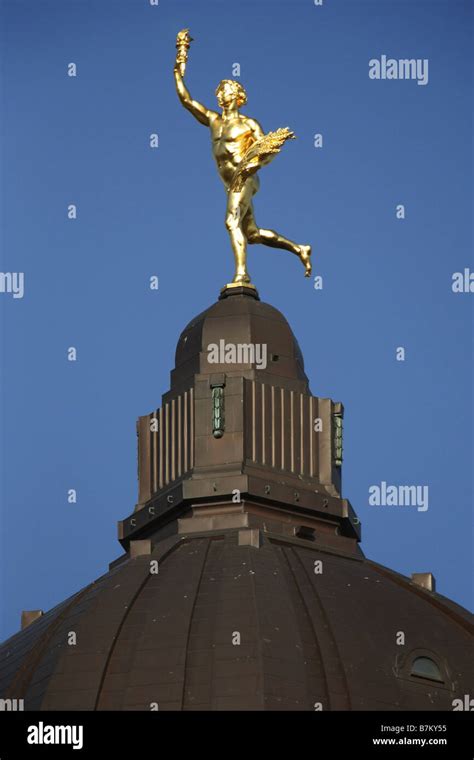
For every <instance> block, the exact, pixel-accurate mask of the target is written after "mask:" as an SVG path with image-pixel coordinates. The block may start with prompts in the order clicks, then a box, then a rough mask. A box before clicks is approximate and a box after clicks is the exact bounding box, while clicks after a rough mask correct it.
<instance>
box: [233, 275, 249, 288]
mask: <svg viewBox="0 0 474 760" xmlns="http://www.w3.org/2000/svg"><path fill="white" fill-rule="evenodd" d="M232 282H236V283H238V284H239V285H246V284H247V283H248V282H250V275H249V274H247V272H246V273H245V274H236V275H235V277H234V279H233V280H232Z"/></svg>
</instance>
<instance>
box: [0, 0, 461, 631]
mask: <svg viewBox="0 0 474 760" xmlns="http://www.w3.org/2000/svg"><path fill="white" fill-rule="evenodd" d="M1 8H2V10H1V40H0V44H1V53H0V60H1V78H2V91H1V98H2V108H1V111H2V123H1V127H0V128H1V149H2V153H1V161H2V165H1V230H2V231H1V256H2V259H1V270H2V271H3V272H24V273H25V295H24V297H23V298H22V299H13V298H12V297H11V295H9V294H5V293H3V294H0V309H1V312H0V314H1V332H0V336H1V341H2V343H1V359H0V369H1V382H2V394H1V397H2V415H3V421H2V432H3V435H2V468H3V472H2V493H1V496H2V502H1V517H0V519H1V528H2V538H1V559H0V572H1V587H0V593H1V597H0V638H1V639H3V638H5V637H7V636H9V635H10V634H12V633H13V632H15V631H16V630H17V629H18V628H19V623H20V613H21V610H22V609H36V608H42V609H44V610H47V609H49V608H51V607H52V606H54V605H55V604H57V603H58V602H59V601H61V600H62V599H64V598H65V597H67V596H69V595H70V594H72V593H74V592H75V591H77V590H79V589H80V588H81V587H82V586H84V585H85V584H87V583H88V582H90V581H91V580H92V579H93V578H95V577H97V576H99V575H101V574H102V573H103V572H105V571H106V570H107V565H108V562H109V561H111V560H113V559H114V558H115V557H116V556H118V555H119V554H120V553H121V548H120V546H119V544H118V543H117V540H116V522H117V520H119V519H122V518H123V517H125V516H126V515H127V514H129V513H130V512H131V511H132V509H133V507H134V504H135V502H136V498H137V482H136V435H135V420H136V418H137V417H138V416H139V415H143V414H147V413H149V412H150V411H152V410H153V409H155V408H156V407H158V406H159V405H160V399H161V394H162V393H164V392H165V391H166V390H167V389H168V386H169V372H170V370H171V369H172V366H173V360H174V350H175V345H176V342H177V339H178V337H179V334H180V332H181V330H182V329H183V327H184V326H185V325H186V324H187V322H188V321H189V320H190V319H191V318H192V317H193V316H194V315H196V314H197V313H199V312H200V311H202V310H203V309H205V308H206V307H207V306H209V305H210V304H211V303H213V302H214V301H215V300H216V298H217V296H218V293H219V289H220V287H221V286H222V285H223V284H224V283H225V282H227V281H228V280H229V279H230V277H231V274H232V254H231V250H230V244H229V241H228V238H227V232H226V230H225V227H224V211H225V193H224V188H223V186H222V183H221V181H220V179H219V178H218V176H217V173H216V169H215V165H214V163H213V159H212V157H211V153H210V143H209V135H208V133H207V131H206V129H205V128H204V127H203V126H201V125H199V124H198V123H197V122H196V121H194V120H193V118H192V117H191V115H190V114H189V113H187V112H186V111H185V110H184V109H183V108H182V107H181V105H180V104H179V102H178V100H177V97H176V93H175V91H174V82H173V77H172V68H173V61H174V55H175V48H174V41H175V35H176V33H177V31H178V30H180V29H181V28H183V27H186V26H187V27H190V29H191V34H192V36H193V37H194V38H195V42H194V43H193V46H192V49H191V53H190V59H189V64H188V70H187V75H186V82H187V84H188V86H189V88H190V90H191V93H192V95H193V96H194V97H195V98H197V99H199V100H201V101H202V102H204V103H205V104H206V105H208V106H210V107H212V108H215V107H216V105H215V98H214V90H215V87H216V85H217V83H218V82H219V81H220V80H221V79H223V78H231V77H232V66H233V64H234V63H239V64H240V66H241V75H240V81H241V82H242V83H243V84H244V86H245V87H246V89H247V93H248V103H247V105H246V107H245V109H244V111H245V113H247V114H248V115H249V116H252V117H254V118H256V119H257V120H258V121H259V122H260V123H261V124H262V126H263V128H264V129H265V130H266V131H268V130H271V129H276V128H278V127H281V126H289V127H290V128H291V129H293V130H294V131H295V132H296V134H297V140H295V141H292V142H291V143H289V144H288V145H286V146H285V147H284V149H283V151H282V153H281V155H280V156H278V157H277V159H276V160H275V161H274V162H273V163H272V165H271V166H269V167H267V168H265V169H263V170H262V172H261V175H260V178H261V189H260V192H259V193H258V195H257V197H256V199H255V210H256V218H257V220H258V221H259V223H260V224H261V226H263V227H265V226H268V227H276V228H277V229H278V230H279V231H280V232H281V233H282V234H284V235H286V236H288V237H290V238H293V239H295V240H297V241H299V242H311V243H312V244H313V246H314V266H315V274H320V275H322V277H323V282H324V287H323V289H322V290H319V291H318V290H315V289H314V287H313V285H312V282H311V281H308V280H305V279H304V277H303V269H302V267H301V265H300V264H299V263H298V262H297V260H296V259H295V258H294V257H293V256H292V255H291V254H289V253H286V252H284V251H278V250H274V249H270V248H264V247H263V246H254V247H252V248H251V249H250V251H249V269H250V272H251V275H252V278H253V280H254V282H255V283H256V284H257V286H258V288H259V292H260V296H261V298H262V300H264V301H266V302H269V303H271V304H272V305H274V306H275V307H276V308H278V309H280V310H281V311H282V312H283V313H284V314H285V316H286V317H287V318H288V320H289V322H290V324H291V326H292V328H293V330H294V333H295V335H296V337H297V339H298V341H299V343H300V346H301V349H302V351H303V354H304V357H305V362H306V372H307V375H308V377H309V379H310V385H311V389H312V392H313V394H315V395H318V396H323V397H327V396H330V397H331V398H333V399H334V400H335V401H342V402H343V403H344V406H345V441H344V444H345V452H344V454H345V461H344V467H343V478H344V481H343V482H344V495H345V496H346V497H347V498H349V499H350V501H351V503H352V505H353V506H354V508H355V510H356V512H357V513H358V515H359V517H360V519H361V520H362V525H363V543H362V547H363V549H364V551H365V553H366V554H367V556H369V557H370V558H371V559H374V560H376V561H378V562H380V563H382V564H384V565H387V566H389V567H391V568H394V569H395V570H397V571H399V572H401V573H403V574H406V575H410V574H411V573H412V572H425V571H431V572H433V573H434V575H435V576H436V578H437V589H438V591H439V592H440V593H442V594H445V595H446V596H448V597H451V598H452V599H454V600H455V601H457V602H459V603H461V604H463V605H464V606H467V607H470V606H472V569H473V568H472V502H473V498H472V497H473V493H472V463H473V442H472V411H473V410H472V356H473V354H472V300H473V295H472V294H468V293H457V294H455V293H453V292H452V289H451V281H452V275H453V273H454V272H457V271H463V270H464V268H466V267H470V268H471V271H472V270H473V269H474V263H473V260H472V228H471V222H470V218H471V214H472V168H471V160H472V147H471V136H472V114H471V110H472V95H471V92H472V81H471V79H472V75H471V61H470V56H471V53H470V40H471V29H472V19H471V15H472V10H471V6H470V3H468V2H459V1H457V2H456V1H451V2H449V3H448V2H441V0H438V1H436V0H435V1H430V2H422V1H420V0H411V1H410V2H397V1H393V2H392V0H377V2H368V1H364V0H361V2H353V1H350V2H349V1H346V2H343V1H342V0H333V2H329V0H325V2H324V4H323V6H322V7H316V6H314V3H313V2H312V1H311V0H305V1H304V2H303V0H297V1H295V0H291V1H290V0H286V1H285V2H276V0H272V1H271V2H270V1H268V0H252V2H239V0H233V1H232V2H217V1H216V2H205V1H204V0H193V2H182V1H181V0H168V1H167V0H160V2H159V5H158V7H152V6H150V5H149V2H148V0H133V1H132V0H95V1H94V2H92V0H91V1H88V2H84V1H82V0H68V2H64V1H63V0H61V1H60V0H24V1H22V0H17V1H16V2H9V1H8V0H4V1H3V3H2V5H1ZM381 55H387V56H389V57H393V58H395V59H400V58H416V59H418V58H420V59H425V58H426V59H428V60H429V82H428V84H427V85H426V86H419V85H417V83H416V81H388V80H385V81H376V80H371V79H370V78H369V76H368V62H369V60H370V59H372V58H379V57H380V56H381ZM70 62H74V63H76V65H77V76H76V77H75V78H71V77H68V76H67V65H68V63H70ZM151 133H157V134H158V135H159V148H158V149H157V150H152V149H150V147H149V135H150V134H151ZM316 133H322V135H323V148H321V149H317V148H315V147H314V144H313V143H314V134H316ZM71 203H74V204H76V205H77V209H78V218H77V219H76V220H73V221H72V220H68V218H67V206H68V205H69V204H71ZM397 204H404V205H405V209H406V218H405V219H404V220H399V219H397V218H396V215H395V208H396V206H397ZM152 275H157V276H158V277H159V282H160V287H159V290H158V292H154V291H150V289H149V287H148V282H149V278H150V276H152ZM69 346H74V347H76V349H77V352H78V360H77V362H75V363H72V362H68V361H67V360H66V352H67V348H68V347H69ZM399 346H403V347H404V348H405V351H406V360H405V361H404V362H399V361H396V357H395V352H396V349H397V347H399ZM381 481H386V482H387V483H390V484H395V485H402V484H405V485H410V484H415V485H428V486H429V509H428V510H427V511H426V512H418V511H417V510H416V509H413V508H405V509H402V508H393V507H392V508H390V507H371V506H369V504H368V489H369V487H370V486H371V485H373V484H379V483H380V482H381ZM70 488H75V489H77V493H78V501H77V504H68V502H67V491H68V489H70Z"/></svg>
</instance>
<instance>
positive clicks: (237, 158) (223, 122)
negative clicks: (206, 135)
mask: <svg viewBox="0 0 474 760" xmlns="http://www.w3.org/2000/svg"><path fill="white" fill-rule="evenodd" d="M209 127H210V130H211V140H212V153H213V155H214V158H215V160H216V164H217V169H218V171H219V174H220V176H221V178H222V181H223V182H224V184H225V186H226V187H227V188H228V187H229V185H230V182H231V180H232V177H233V176H234V172H235V170H236V168H237V167H238V165H239V164H240V163H241V162H242V158H243V157H244V155H245V153H246V151H247V150H248V149H249V147H250V146H251V145H252V144H253V143H254V142H255V141H256V140H257V139H258V137H257V135H258V134H259V133H261V134H263V130H262V128H261V127H260V125H259V124H258V122H256V121H255V120H254V119H249V118H248V117H247V116H244V115H243V114H239V115H238V116H233V117H231V118H230V119H224V118H222V116H221V115H220V114H217V113H216V114H215V116H211V118H210V119H209ZM254 179H255V180H257V178H256V177H254Z"/></svg>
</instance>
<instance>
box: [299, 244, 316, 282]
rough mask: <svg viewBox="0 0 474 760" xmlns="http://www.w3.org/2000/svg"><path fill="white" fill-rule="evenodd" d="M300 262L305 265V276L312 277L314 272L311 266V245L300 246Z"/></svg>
mask: <svg viewBox="0 0 474 760" xmlns="http://www.w3.org/2000/svg"><path fill="white" fill-rule="evenodd" d="M299 249H300V253H299V256H300V261H301V263H302V264H303V266H304V268H305V272H304V276H305V277H311V272H312V269H313V267H312V265H311V246H310V245H300V246H299Z"/></svg>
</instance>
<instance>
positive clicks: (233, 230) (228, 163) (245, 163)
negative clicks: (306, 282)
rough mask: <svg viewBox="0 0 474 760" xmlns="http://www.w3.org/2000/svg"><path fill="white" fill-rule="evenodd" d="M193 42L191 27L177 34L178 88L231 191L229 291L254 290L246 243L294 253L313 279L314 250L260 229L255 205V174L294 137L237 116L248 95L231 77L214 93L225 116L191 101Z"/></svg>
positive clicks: (256, 184)
mask: <svg viewBox="0 0 474 760" xmlns="http://www.w3.org/2000/svg"><path fill="white" fill-rule="evenodd" d="M191 41H192V37H190V35H189V30H188V29H183V30H182V31H181V32H179V34H178V36H177V39H176V48H177V54H176V63H175V67H174V76H175V81H176V90H177V93H178V96H179V99H180V101H181V103H182V104H183V106H184V107H185V108H187V110H188V111H190V112H191V113H192V115H193V116H194V117H195V118H196V119H197V120H198V121H199V122H200V123H201V124H204V126H205V127H209V129H210V130H211V139H212V152H213V155H214V158H215V160H216V163H217V169H218V172H219V174H220V176H221V179H222V181H223V182H224V185H225V188H226V191H227V210H226V218H225V224H226V227H227V230H228V232H229V235H230V240H231V243H232V250H233V251H234V257H235V276H234V279H233V281H232V283H230V284H229V285H227V287H237V286H241V285H247V286H249V287H254V286H253V285H251V284H250V276H249V273H248V271H247V243H263V244H264V245H269V246H272V247H273V248H284V249H285V250H287V251H291V253H294V254H295V255H296V256H298V258H299V259H300V261H301V262H302V264H303V266H304V269H305V276H306V277H309V276H310V275H311V246H309V245H297V244H296V243H293V242H292V241H291V240H288V239H287V238H284V237H283V236H282V235H279V234H278V233H277V232H274V231H273V230H266V229H262V228H261V227H258V225H257V223H256V221H255V216H254V210H253V204H252V198H253V196H254V195H255V193H256V192H257V190H258V188H259V185H260V182H259V179H258V177H257V171H258V170H259V169H260V168H261V167H262V166H266V165H267V164H268V163H270V161H271V160H272V159H273V158H274V157H275V156H276V155H277V153H279V152H280V149H281V147H282V145H283V144H284V143H285V142H286V140H289V139H293V138H294V137H295V135H294V134H293V132H292V131H291V130H290V129H288V128H287V127H284V128H283V129H277V130H276V131H275V132H268V134H265V133H264V132H263V130H262V127H261V126H260V124H259V123H258V121H255V119H250V118H249V117H248V116H244V114H241V113H239V108H240V107H241V106H243V105H244V104H245V103H246V101H247V95H246V93H245V90H244V88H243V87H242V85H241V84H240V83H239V82H235V81H233V80H231V79H223V80H222V81H221V82H219V84H218V86H217V89H216V96H217V102H218V104H219V107H220V108H221V109H222V114H219V113H217V112H216V111H211V110H210V109H208V108H206V107H205V106H203V105H202V104H201V103H198V102H197V101H196V100H193V99H192V97H191V95H190V94H189V92H188V90H187V88H186V86H185V84H184V81H183V77H184V73H185V70H186V62H187V58H188V51H189V46H190V44H191Z"/></svg>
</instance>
